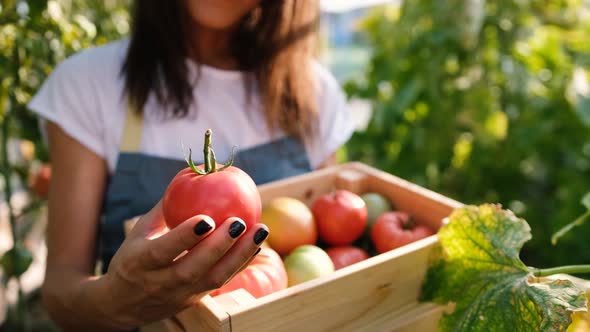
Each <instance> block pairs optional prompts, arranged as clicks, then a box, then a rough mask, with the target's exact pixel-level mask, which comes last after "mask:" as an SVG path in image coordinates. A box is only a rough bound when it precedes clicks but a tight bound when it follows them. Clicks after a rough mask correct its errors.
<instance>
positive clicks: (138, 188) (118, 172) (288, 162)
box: [98, 108, 311, 273]
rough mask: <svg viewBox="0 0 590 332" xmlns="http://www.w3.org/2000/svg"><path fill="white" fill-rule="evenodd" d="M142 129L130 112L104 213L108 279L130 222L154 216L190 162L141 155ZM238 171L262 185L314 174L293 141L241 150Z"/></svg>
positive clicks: (139, 119)
mask: <svg viewBox="0 0 590 332" xmlns="http://www.w3.org/2000/svg"><path fill="white" fill-rule="evenodd" d="M142 128H143V117H142V116H140V115H138V114H137V113H136V112H134V111H133V110H132V109H131V108H129V109H128V110H127V114H126V118H125V126H124V129H123V135H122V139H121V145H120V148H119V150H120V151H119V156H118V159H117V165H116V167H115V171H114V173H113V174H112V175H111V176H110V177H109V180H108V183H107V190H106V194H105V197H104V204H103V209H102V219H101V225H100V231H99V241H98V244H99V256H100V257H99V259H100V260H101V263H102V271H103V273H104V272H106V271H107V269H108V266H109V263H110V261H111V259H112V258H113V256H114V254H115V253H116V251H117V250H118V249H119V247H120V245H121V243H122V242H123V240H124V237H125V233H124V222H125V221H126V220H128V219H131V218H133V217H136V216H139V215H142V214H145V213H147V212H148V211H149V210H151V208H152V207H153V206H154V205H155V204H156V203H157V202H158V201H159V200H160V198H161V196H162V195H163V194H164V191H165V190H166V188H167V186H168V183H170V181H171V180H172V178H173V177H174V176H175V175H176V173H178V172H179V171H180V170H181V169H183V168H185V167H187V166H188V165H187V163H186V162H185V161H184V160H176V159H169V158H162V157H154V156H148V155H145V154H142V153H140V152H139V147H140V143H141V135H142ZM195 163H196V164H199V163H201V162H199V163H197V160H195ZM234 166H236V167H239V168H240V169H242V170H243V171H244V172H246V173H248V174H249V175H250V176H251V177H252V179H253V180H254V182H255V183H256V184H257V185H260V184H263V183H267V182H270V181H274V180H279V179H282V178H285V177H290V176H294V175H298V174H302V173H306V172H309V171H310V170H311V167H310V164H309V161H308V158H307V154H306V151H305V147H304V146H303V144H302V143H300V142H299V141H298V140H296V139H293V138H291V137H284V138H281V139H278V140H275V141H273V142H269V143H267V144H262V145H258V146H254V147H252V148H249V149H245V150H238V151H237V153H236V155H235V158H234Z"/></svg>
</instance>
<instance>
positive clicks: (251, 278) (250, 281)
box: [211, 247, 287, 298]
mask: <svg viewBox="0 0 590 332" xmlns="http://www.w3.org/2000/svg"><path fill="white" fill-rule="evenodd" d="M240 288H243V289H245V290H247V291H248V293H250V294H252V296H254V297H255V298H259V297H262V296H265V295H268V294H271V293H274V292H276V291H279V290H282V289H285V288H287V271H286V270H285V265H284V264H283V260H282V259H281V256H279V254H278V253H277V252H276V251H274V250H273V249H271V248H269V247H263V248H261V249H260V252H259V253H258V255H256V257H254V259H253V260H252V262H250V264H248V266H247V267H246V268H244V269H243V270H242V271H240V272H239V273H238V274H236V275H235V276H234V277H233V278H232V279H231V280H230V281H229V282H228V283H227V284H225V285H223V286H222V287H221V288H218V289H216V290H215V291H213V292H212V293H211V295H212V296H216V295H220V294H224V293H229V292H231V291H234V290H236V289H240Z"/></svg>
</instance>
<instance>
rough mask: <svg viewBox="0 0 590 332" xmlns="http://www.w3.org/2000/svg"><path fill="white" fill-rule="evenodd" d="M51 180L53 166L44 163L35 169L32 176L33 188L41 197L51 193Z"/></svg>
mask: <svg viewBox="0 0 590 332" xmlns="http://www.w3.org/2000/svg"><path fill="white" fill-rule="evenodd" d="M50 180H51V166H50V165H49V164H43V165H42V166H41V167H40V168H39V169H37V170H35V171H34V172H33V173H32V174H31V177H30V182H29V184H30V187H31V190H32V191H33V192H34V193H35V194H36V195H37V196H39V197H41V198H47V196H48V194H49V181H50Z"/></svg>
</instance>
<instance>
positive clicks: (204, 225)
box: [194, 220, 213, 236]
mask: <svg viewBox="0 0 590 332" xmlns="http://www.w3.org/2000/svg"><path fill="white" fill-rule="evenodd" d="M211 228H213V226H211V225H210V224H209V223H208V222H207V221H205V220H201V221H200V222H199V223H198V224H196V225H195V229H194V231H195V234H197V235H199V236H200V235H203V234H205V233H207V232H208V231H210V230H211Z"/></svg>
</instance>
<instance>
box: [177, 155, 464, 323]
mask: <svg viewBox="0 0 590 332" xmlns="http://www.w3.org/2000/svg"><path fill="white" fill-rule="evenodd" d="M259 189H260V194H261V196H262V201H263V204H265V203H266V202H268V201H269V200H270V199H272V198H274V197H278V196H289V197H294V198H297V199H300V200H302V201H303V202H305V203H307V204H310V203H311V202H312V201H313V200H314V199H316V198H317V197H318V196H319V195H322V194H324V193H327V192H329V191H331V190H333V189H347V190H350V191H353V192H355V193H358V194H363V193H365V192H379V193H381V194H384V195H386V196H387V197H389V198H390V199H391V201H392V202H393V203H394V204H395V206H396V207H397V208H398V209H400V210H403V211H407V212H409V213H410V214H411V215H412V216H413V218H414V220H415V221H416V222H417V223H421V224H425V225H428V226H430V227H432V228H434V229H438V228H439V227H440V226H441V224H442V220H443V219H444V218H445V217H447V216H448V215H449V214H450V212H451V211H452V210H453V209H454V208H457V207H460V206H461V204H460V203H458V202H456V201H454V200H452V199H449V198H447V197H444V196H442V195H439V194H437V193H434V192H432V191H429V190H426V189H424V188H422V187H419V186H417V185H415V184H412V183H410V182H407V181H404V180H402V179H400V178H397V177H395V176H392V175H390V174H387V173H385V172H381V171H379V170H376V169H374V168H371V167H369V166H366V165H364V164H361V163H348V164H343V165H338V166H334V167H331V168H327V169H323V170H319V171H315V172H312V173H309V174H306V175H302V176H297V177H293V178H289V179H285V180H281V181H277V182H273V183H269V184H266V185H262V186H260V187H259ZM436 245H437V237H436V235H433V236H430V237H428V238H426V239H422V240H420V241H417V242H414V243H412V244H409V245H407V246H404V247H401V248H398V249H395V250H392V251H389V252H386V253H383V254H380V255H377V256H374V257H371V258H369V259H367V260H365V261H362V262H359V263H357V264H354V265H351V266H348V267H345V268H343V269H340V270H337V271H335V272H334V273H332V274H330V275H328V276H324V277H321V278H317V279H315V280H311V281H308V282H305V283H302V284H299V285H296V286H293V287H290V288H287V289H285V290H282V291H279V292H276V293H273V294H270V295H268V296H265V297H262V298H259V299H255V298H254V297H253V296H252V295H250V294H249V293H248V292H247V291H245V290H243V289H240V290H238V291H234V292H232V293H228V294H223V295H220V296H216V297H211V296H205V297H204V298H203V299H202V300H201V301H200V302H199V303H198V304H197V305H195V306H194V307H191V308H189V309H187V310H185V311H183V312H182V313H180V314H179V315H178V316H177V318H178V322H177V323H180V324H182V325H183V326H184V329H185V330H186V331H189V332H191V331H258V332H263V331H273V332H277V331H281V332H283V331H432V330H435V328H436V326H437V322H438V320H439V318H440V316H441V314H442V312H443V310H444V309H445V308H444V307H441V306H437V305H434V304H430V303H418V301H417V300H418V297H419V295H420V288H421V285H422V281H423V280H424V276H425V273H426V270H427V265H428V260H429V255H430V254H431V252H432V250H433V248H435V246H436ZM169 326H170V325H169ZM169 330H170V331H172V330H174V329H173V328H172V329H169Z"/></svg>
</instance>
